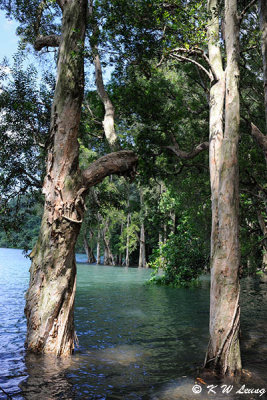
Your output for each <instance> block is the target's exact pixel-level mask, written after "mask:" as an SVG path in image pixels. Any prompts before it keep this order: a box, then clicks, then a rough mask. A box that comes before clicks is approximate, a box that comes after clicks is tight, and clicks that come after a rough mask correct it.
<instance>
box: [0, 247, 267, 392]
mask: <svg viewBox="0 0 267 400" xmlns="http://www.w3.org/2000/svg"><path fill="white" fill-rule="evenodd" d="M79 260H80V261H82V258H80V259H79V258H78V261H79ZM29 266H30V261H29V259H27V258H25V257H24V256H23V254H22V252H21V251H20V250H14V249H0V399H30V400H32V399H38V400H53V399H68V400H70V399H111V400H112V399H114V400H115V399H126V400H128V399H129V400H131V399H153V400H160V399H161V400H162V399H163V400H173V399H178V400H179V399H195V400H196V399H209V398H213V397H212V395H207V389H206V387H204V386H203V390H202V393H201V394H196V393H194V392H193V391H192V388H193V386H194V384H195V383H196V382H197V381H196V378H197V377H198V372H197V368H198V367H199V366H201V364H202V362H203V359H204V355H205V351H206V347H207V343H208V323H209V280H208V278H203V280H202V281H201V284H200V286H199V287H196V288H193V289H175V288H167V287H157V286H156V287H153V286H148V285H146V284H145V282H146V280H147V279H148V278H149V276H150V272H149V271H148V270H143V269H137V268H122V267H105V266H95V265H88V264H84V263H81V264H78V279H77V295H76V302H75V326H76V331H77V335H78V338H79V348H78V349H77V350H76V351H75V354H74V355H73V356H72V357H69V358H66V359H62V360H61V359H56V358H54V357H49V356H35V355H32V354H26V352H25V350H24V339H25V334H26V321H25V317H24V313H23V309H24V303H25V299H24V295H25V292H26V290H27V285H28V279H29V273H28V270H29ZM266 285H267V284H266V283H262V282H261V281H260V279H255V278H253V279H252V278H246V279H244V280H243V282H242V300H241V301H242V321H241V324H242V355H243V364H244V368H245V369H246V370H248V380H247V381H246V382H240V388H241V387H242V385H243V384H245V388H244V387H243V389H242V390H243V393H242V390H241V389H239V391H240V390H241V392H240V393H239V394H237V393H236V392H237V391H238V387H237V388H234V389H233V390H231V393H229V394H228V395H226V394H224V393H221V391H222V389H221V388H220V384H221V382H215V384H216V385H217V389H216V390H217V393H216V396H215V397H214V398H216V399H223V398H227V399H254V398H255V399H257V398H261V399H263V398H266V394H262V395H261V394H260V393H254V394H253V393H249V394H247V393H244V390H245V389H247V388H253V389H255V390H256V389H262V388H264V387H265V389H266V391H267V361H266V358H267V335H266V332H267V294H266ZM261 393H262V392H261Z"/></svg>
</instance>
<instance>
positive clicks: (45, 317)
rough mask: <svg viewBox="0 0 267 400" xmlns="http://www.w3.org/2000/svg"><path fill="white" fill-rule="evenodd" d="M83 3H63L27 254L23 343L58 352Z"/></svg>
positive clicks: (66, 330)
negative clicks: (38, 216)
mask: <svg viewBox="0 0 267 400" xmlns="http://www.w3.org/2000/svg"><path fill="white" fill-rule="evenodd" d="M86 8H87V3H86V0H68V1H66V2H65V5H64V10H63V18H62V39H61V45H60V48H59V57H58V74H57V83H56V89H55V94H54V102H53V107H52V113H51V128H50V129H51V139H50V140H51V147H50V149H49V152H48V160H47V173H46V178H45V182H44V186H43V192H44V194H45V209H44V214H43V218H42V224H41V229H40V234H39V238H38V241H37V244H36V245H35V248H34V250H33V252H32V254H31V258H32V265H31V269H30V287H29V289H28V292H27V296H26V308H25V312H26V316H27V327H28V332H27V339H26V345H27V348H28V349H29V350H31V351H35V352H45V353H55V354H57V355H62V354H63V355H64V354H69V353H71V352H72V350H73V348H74V323H73V306H74V296H75V287H76V265H75V253H74V250H75V243H76V239H77V236H78V233H79V230H80V223H76V222H72V220H78V221H80V220H82V217H83V211H84V207H83V199H82V197H81V196H80V195H77V193H78V191H79V189H80V185H81V179H80V176H79V170H78V156H79V147H78V141H77V137H78V128H79V123H80V113H81V103H82V99H83V86H84V71H83V55H82V52H83V45H84V35H85V28H86V18H85V17H86ZM73 54H74V55H75V57H74V56H73Z"/></svg>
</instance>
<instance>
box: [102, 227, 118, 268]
mask: <svg viewBox="0 0 267 400" xmlns="http://www.w3.org/2000/svg"><path fill="white" fill-rule="evenodd" d="M108 228H109V220H108V219H107V220H106V221H105V226H104V229H103V242H104V265H115V260H114V257H113V254H112V251H111V249H110V240H109V238H108V235H107V233H108Z"/></svg>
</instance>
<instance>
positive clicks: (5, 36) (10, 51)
mask: <svg viewBox="0 0 267 400" xmlns="http://www.w3.org/2000/svg"><path fill="white" fill-rule="evenodd" d="M17 26H18V24H17V22H16V21H15V20H8V19H7V17H6V16H5V12H4V11H2V10H0V37H1V41H0V63H1V62H2V60H3V58H4V57H7V58H8V60H9V61H10V64H11V65H12V57H13V55H14V54H15V53H16V52H17V49H18V42H19V38H18V36H17V35H16V28H17ZM36 61H37V60H36V58H35V57H34V56H33V55H29V58H28V62H29V63H33V64H35V65H36V66H38V65H37V62H36ZM39 67H40V65H39ZM112 70H113V69H112V68H110V67H107V68H105V69H104V70H103V78H104V81H105V83H106V82H108V81H109V79H110V76H111V72H112ZM92 71H93V70H92V68H90V69H89V73H88V74H87V85H88V86H89V87H90V88H93V87H94V77H93V73H92Z"/></svg>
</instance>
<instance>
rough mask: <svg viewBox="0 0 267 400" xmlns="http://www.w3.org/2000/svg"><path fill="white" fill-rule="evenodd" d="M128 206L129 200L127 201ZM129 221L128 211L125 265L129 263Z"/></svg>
mask: <svg viewBox="0 0 267 400" xmlns="http://www.w3.org/2000/svg"><path fill="white" fill-rule="evenodd" d="M128 207H129V202H128ZM130 223H131V214H130V213H129V212H128V214H127V223H126V253H125V266H126V267H129V265H130V249H129V247H130V234H129V227H130Z"/></svg>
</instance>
